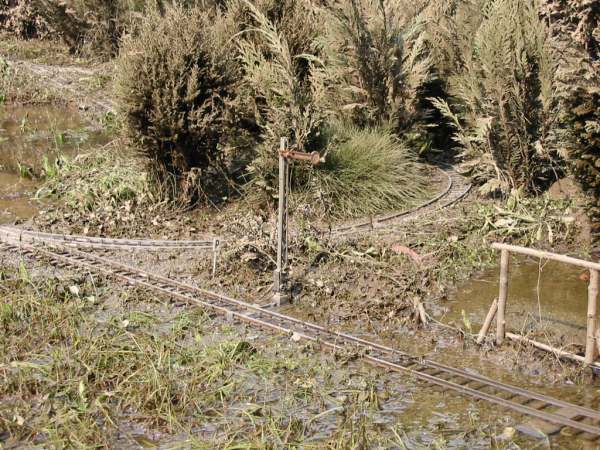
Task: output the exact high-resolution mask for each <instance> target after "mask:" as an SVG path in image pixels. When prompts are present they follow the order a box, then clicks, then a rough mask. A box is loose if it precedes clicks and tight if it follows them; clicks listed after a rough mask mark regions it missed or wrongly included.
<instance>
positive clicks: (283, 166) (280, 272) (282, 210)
mask: <svg viewBox="0 0 600 450" xmlns="http://www.w3.org/2000/svg"><path fill="white" fill-rule="evenodd" d="M286 150H287V139H286V138H281V143H280V151H279V211H278V215H277V270H276V271H275V276H274V280H273V281H274V284H275V286H274V287H275V293H276V294H281V291H282V288H283V286H282V285H283V277H284V270H285V265H286V263H287V248H286V245H287V236H286V232H287V224H286V223H285V220H286V209H287V168H288V162H287V159H286V158H285V156H284V155H283V153H284V152H285V151H286Z"/></svg>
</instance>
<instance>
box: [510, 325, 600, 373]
mask: <svg viewBox="0 0 600 450" xmlns="http://www.w3.org/2000/svg"><path fill="white" fill-rule="evenodd" d="M506 337H507V338H509V339H511V340H513V341H519V342H524V343H526V344H530V345H532V346H534V347H535V348H539V349H540V350H545V351H547V352H550V353H554V354H555V355H556V356H558V357H560V358H566V359H571V360H573V361H579V362H585V358H584V357H583V356H579V355H576V354H574V353H571V352H566V351H564V350H561V349H559V348H556V347H552V346H551V345H547V344H542V343H541V342H538V341H534V340H533V339H529V338H526V337H525V336H521V335H520V334H514V333H510V332H507V333H506ZM591 365H592V366H594V367H597V368H600V365H598V364H597V363H592V364H591Z"/></svg>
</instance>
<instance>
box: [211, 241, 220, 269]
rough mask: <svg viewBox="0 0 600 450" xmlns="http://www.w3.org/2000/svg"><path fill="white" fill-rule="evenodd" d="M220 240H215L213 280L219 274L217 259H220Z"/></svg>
mask: <svg viewBox="0 0 600 450" xmlns="http://www.w3.org/2000/svg"><path fill="white" fill-rule="evenodd" d="M219 244H220V243H219V240H218V239H217V238H214V239H213V248H212V250H213V260H212V276H213V278H214V277H215V275H216V274H217V258H218V257H219Z"/></svg>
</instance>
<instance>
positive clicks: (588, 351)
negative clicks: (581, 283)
mask: <svg viewBox="0 0 600 450" xmlns="http://www.w3.org/2000/svg"><path fill="white" fill-rule="evenodd" d="M599 280H600V277H599V272H598V271H597V270H593V269H591V270H590V284H589V286H588V314H587V341H586V345H585V363H586V364H588V365H589V364H592V363H593V362H594V361H595V360H596V356H597V347H596V329H597V314H598V305H597V300H598V281H599Z"/></svg>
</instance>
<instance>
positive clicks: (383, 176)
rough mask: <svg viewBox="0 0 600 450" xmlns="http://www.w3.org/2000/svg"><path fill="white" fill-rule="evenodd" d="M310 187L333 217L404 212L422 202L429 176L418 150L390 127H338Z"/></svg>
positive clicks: (426, 190) (313, 175)
mask: <svg viewBox="0 0 600 450" xmlns="http://www.w3.org/2000/svg"><path fill="white" fill-rule="evenodd" d="M332 135H333V136H336V137H335V138H333V140H332V142H331V143H330V145H329V149H328V151H327V155H326V162H325V164H323V165H322V166H317V167H316V168H315V169H314V170H313V173H312V180H311V185H312V186H311V187H312V190H313V191H314V193H315V194H316V195H317V198H319V199H320V201H321V203H322V206H323V207H324V209H325V212H327V213H328V214H330V215H332V216H333V217H360V216H365V215H369V214H377V213H382V212H386V211H391V210H402V209H405V208H407V207H408V206H411V205H414V204H416V203H418V202H419V201H420V200H422V199H423V198H424V197H425V195H426V194H427V192H428V183H429V181H430V180H429V178H428V176H427V174H426V171H425V169H424V167H423V165H422V163H420V162H419V161H418V158H417V156H416V154H415V152H414V151H412V150H411V149H410V148H408V147H407V146H406V145H404V144H403V143H402V142H401V141H400V140H399V139H398V138H397V137H396V136H395V135H394V134H393V132H392V131H391V130H389V129H384V128H365V129H360V128H357V127H355V126H343V125H336V126H335V128H334V130H333V133H332Z"/></svg>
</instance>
